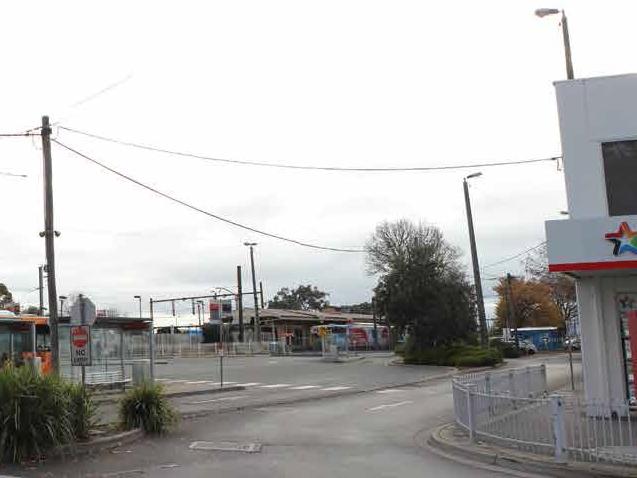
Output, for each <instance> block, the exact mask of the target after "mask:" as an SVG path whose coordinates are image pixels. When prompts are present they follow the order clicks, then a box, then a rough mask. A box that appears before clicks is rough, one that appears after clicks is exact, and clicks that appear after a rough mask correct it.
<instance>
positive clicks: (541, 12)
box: [535, 8, 575, 80]
mask: <svg viewBox="0 0 637 478" xmlns="http://www.w3.org/2000/svg"><path fill="white" fill-rule="evenodd" d="M560 12H561V13H562V21H561V24H562V36H563V38H564V59H565V60H566V78H568V79H569V80H572V79H574V78H575V74H574V73H573V58H572V56H571V38H570V35H569V33H568V19H567V18H566V12H565V11H564V10H561V11H560V10H558V9H557V8H538V9H537V10H535V15H537V16H538V17H540V18H543V17H546V16H548V15H556V14H558V13H560Z"/></svg>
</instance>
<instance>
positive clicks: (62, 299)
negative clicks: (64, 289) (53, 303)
mask: <svg viewBox="0 0 637 478" xmlns="http://www.w3.org/2000/svg"><path fill="white" fill-rule="evenodd" d="M58 299H60V317H62V309H63V308H64V301H65V300H66V299H68V297H67V296H65V295H61V296H59V297H58Z"/></svg>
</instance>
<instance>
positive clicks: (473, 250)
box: [462, 172, 489, 347]
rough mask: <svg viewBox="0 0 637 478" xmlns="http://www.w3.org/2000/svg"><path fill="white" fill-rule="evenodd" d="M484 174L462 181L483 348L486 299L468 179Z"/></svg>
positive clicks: (468, 177) (477, 174)
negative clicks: (483, 293)
mask: <svg viewBox="0 0 637 478" xmlns="http://www.w3.org/2000/svg"><path fill="white" fill-rule="evenodd" d="M480 176H482V173H480V172H478V173H473V174H470V175H469V176H467V177H465V178H464V179H463V180H462V186H463V189H464V202H465V207H466V210H467V225H468V227H469V242H470V244H471V262H472V263H473V282H474V284H475V288H476V301H477V303H478V322H479V324H480V344H481V345H482V346H483V347H486V346H488V345H489V336H488V332H487V316H486V314H485V312H484V297H483V296H482V282H481V279H480V265H479V264H478V251H477V248H476V236H475V234H474V232H473V216H472V215H471V201H470V200H469V184H468V182H467V179H472V178H477V177H480Z"/></svg>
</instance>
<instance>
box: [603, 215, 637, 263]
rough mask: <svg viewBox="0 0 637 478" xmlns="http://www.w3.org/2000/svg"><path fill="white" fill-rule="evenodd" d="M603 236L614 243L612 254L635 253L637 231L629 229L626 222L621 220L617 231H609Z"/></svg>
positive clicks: (636, 250) (636, 252)
mask: <svg viewBox="0 0 637 478" xmlns="http://www.w3.org/2000/svg"><path fill="white" fill-rule="evenodd" d="M604 237H605V239H606V240H608V241H610V242H612V243H613V244H614V245H615V247H614V248H613V255H614V256H618V255H620V254H623V253H624V252H632V253H633V254H637V232H633V231H631V229H630V226H629V225H628V223H627V222H622V223H621V224H620V225H619V229H617V232H609V233H607V234H606V235H605V236H604Z"/></svg>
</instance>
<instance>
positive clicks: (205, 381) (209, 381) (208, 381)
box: [186, 380, 215, 385]
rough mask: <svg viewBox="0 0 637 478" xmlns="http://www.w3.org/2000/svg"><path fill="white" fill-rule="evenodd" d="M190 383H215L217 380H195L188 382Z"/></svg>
mask: <svg viewBox="0 0 637 478" xmlns="http://www.w3.org/2000/svg"><path fill="white" fill-rule="evenodd" d="M186 383H187V384H188V385H200V384H202V383H209V384H214V383H215V382H213V381H211V380H195V381H194V382H186Z"/></svg>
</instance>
